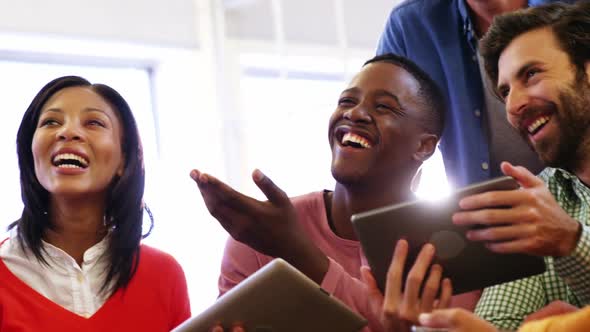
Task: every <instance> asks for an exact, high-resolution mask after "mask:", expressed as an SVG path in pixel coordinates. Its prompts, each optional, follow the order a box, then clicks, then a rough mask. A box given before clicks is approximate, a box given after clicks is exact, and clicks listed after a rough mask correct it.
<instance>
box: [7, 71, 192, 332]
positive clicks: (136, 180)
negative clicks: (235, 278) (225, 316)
mask: <svg viewBox="0 0 590 332" xmlns="http://www.w3.org/2000/svg"><path fill="white" fill-rule="evenodd" d="M17 152H18V161H19V168H20V181H21V196H22V199H23V204H24V208H23V212H22V216H21V218H20V219H19V220H18V221H16V222H14V223H13V224H11V226H10V227H9V228H10V230H11V232H10V237H9V238H7V239H5V240H3V241H2V242H1V243H0V331H2V332H5V331H6V332H8V331H162V332H164V331H170V330H171V329H172V328H174V327H175V326H177V325H178V324H180V323H181V322H182V321H184V320H185V319H187V318H189V317H190V304H189V299H188V293H187V286H186V280H185V277H184V273H183V271H182V269H181V267H180V265H179V264H178V263H177V262H176V261H175V260H174V258H172V257H171V256H170V255H168V254H165V253H163V252H161V251H159V250H157V249H154V248H151V247H149V246H146V245H143V244H141V243H140V241H141V239H142V237H145V236H147V235H148V234H149V232H150V231H151V226H150V230H149V231H147V232H146V234H145V235H143V236H142V221H143V210H144V203H143V192H144V178H145V175H144V165H143V157H142V148H141V142H140V138H139V135H138V130H137V126H136V123H135V120H134V118H133V114H132V113H131V110H130V108H129V106H128V104H127V102H126V101H125V100H124V99H123V97H121V95H119V93H117V92H116V91H115V90H113V89H112V88H110V87H108V86H106V85H103V84H91V83H90V82H88V81H87V80H85V79H83V78H80V77H76V76H65V77H60V78H57V79H55V80H53V81H51V82H49V83H48V84H47V85H45V86H44V87H43V88H42V89H41V90H40V91H39V92H38V93H37V95H36V96H35V98H34V99H33V101H32V102H31V104H30V106H29V107H28V109H27V110H26V112H25V114H24V116H23V119H22V122H21V124H20V128H19V130H18V134H17ZM148 212H149V210H148ZM151 219H152V218H151V214H150V220H151ZM151 222H152V225H153V220H151Z"/></svg>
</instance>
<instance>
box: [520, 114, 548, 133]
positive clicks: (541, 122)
mask: <svg viewBox="0 0 590 332" xmlns="http://www.w3.org/2000/svg"><path fill="white" fill-rule="evenodd" d="M550 119H551V117H550V116H548V115H543V116H540V117H538V118H537V119H536V120H535V121H533V122H532V123H531V124H529V125H528V126H527V127H526V129H527V132H528V133H529V135H531V136H534V135H535V134H536V133H538V132H539V131H540V130H541V129H542V128H543V127H544V126H545V125H546V124H547V122H549V120H550Z"/></svg>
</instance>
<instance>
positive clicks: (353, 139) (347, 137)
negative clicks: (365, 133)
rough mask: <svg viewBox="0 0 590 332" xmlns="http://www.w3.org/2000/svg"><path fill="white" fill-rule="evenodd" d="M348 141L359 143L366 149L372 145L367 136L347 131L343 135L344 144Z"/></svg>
mask: <svg viewBox="0 0 590 332" xmlns="http://www.w3.org/2000/svg"><path fill="white" fill-rule="evenodd" d="M348 142H352V143H356V144H359V145H360V146H362V147H363V148H365V149H368V148H370V147H371V143H369V141H367V139H366V138H364V137H362V136H359V135H356V134H353V133H346V134H344V136H342V144H346V143H348Z"/></svg>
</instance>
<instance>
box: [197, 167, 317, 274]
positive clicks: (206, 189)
mask: <svg viewBox="0 0 590 332" xmlns="http://www.w3.org/2000/svg"><path fill="white" fill-rule="evenodd" d="M191 177H192V178H193V180H194V181H195V182H196V183H197V185H198V187H199V190H200V191H201V195H202V196H203V199H204V201H205V205H206V206H207V209H208V210H209V212H210V213H211V215H212V216H213V217H215V218H216V219H217V220H218V221H219V223H220V224H221V226H223V228H225V230H226V231H227V232H228V233H229V234H230V235H231V236H232V237H233V238H234V239H235V240H237V241H240V242H242V243H244V244H246V245H248V246H250V247H252V248H253V249H255V250H257V251H259V252H261V253H263V254H265V255H268V256H272V257H281V258H283V259H285V260H286V261H287V262H289V263H290V264H291V265H293V266H295V267H296V268H297V269H299V270H300V271H301V272H303V273H304V274H306V275H307V276H308V277H310V278H311V279H313V280H314V281H316V282H318V283H320V282H321V280H322V278H323V276H324V274H325V272H326V271H327V269H328V259H327V257H326V256H325V255H324V254H323V253H322V252H321V251H320V250H319V249H318V248H317V247H316V246H315V245H314V244H313V243H312V242H311V240H310V239H309V238H308V236H307V234H306V233H305V232H304V231H303V230H302V228H301V226H300V224H299V222H298V221H297V213H296V211H295V208H294V207H293V205H292V204H291V201H290V200H289V197H287V195H286V194H285V192H284V191H283V190H281V189H280V188H279V187H277V186H276V185H275V184H274V183H273V182H272V181H271V179H269V178H268V177H267V176H265V175H264V174H263V173H262V172H261V171H259V170H254V172H253V173H252V179H253V180H254V183H256V185H257V186H258V188H260V190H261V191H262V192H263V193H264V195H265V196H266V198H267V199H268V201H259V200H256V199H254V198H252V197H249V196H246V195H244V194H242V193H239V192H237V191H235V190H234V189H232V188H231V187H230V186H228V185H227V184H225V183H223V182H222V181H220V180H218V179H217V178H215V177H213V176H211V175H208V174H205V173H201V172H199V171H198V170H192V171H191Z"/></svg>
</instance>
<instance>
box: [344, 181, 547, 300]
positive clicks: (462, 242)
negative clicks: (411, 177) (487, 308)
mask: <svg viewBox="0 0 590 332" xmlns="http://www.w3.org/2000/svg"><path fill="white" fill-rule="evenodd" d="M518 187H519V186H518V183H517V182H516V181H515V180H514V179H512V178H511V177H500V178H496V179H492V180H489V181H485V182H481V183H478V184H474V185H471V186H468V187H465V188H463V189H461V190H458V191H456V192H454V193H453V194H451V195H450V196H449V197H448V198H445V199H443V200H440V201H427V200H416V201H411V202H406V203H401V204H394V205H391V206H386V207H383V208H379V209H375V210H370V211H367V212H363V213H359V214H355V215H353V216H352V223H353V225H354V228H355V230H356V233H357V235H358V237H359V240H360V242H361V246H362V248H363V251H364V253H365V256H366V257H367V261H368V263H369V266H370V267H371V270H372V272H373V275H374V276H375V279H376V280H377V284H378V285H379V287H380V288H381V290H382V291H383V290H384V289H385V279H386V275H387V270H388V269H389V265H390V263H391V258H392V256H393V250H394V247H395V244H396V242H397V241H398V240H399V239H406V240H407V241H408V244H409V251H408V258H407V260H406V266H405V269H404V273H405V274H407V273H408V272H409V269H410V268H411V267H412V265H413V264H414V260H415V259H416V257H417V256H418V253H419V252H420V249H421V248H422V246H423V245H424V244H426V243H432V244H433V245H434V246H435V248H436V253H435V259H434V261H435V262H436V263H439V264H440V265H441V266H442V267H443V276H445V277H449V278H451V282H452V284H453V293H454V294H460V293H464V292H468V291H471V290H476V289H482V288H484V287H488V286H492V285H496V284H500V283H504V282H508V281H512V280H516V279H520V278H524V277H529V276H532V275H535V274H539V273H542V272H544V271H545V263H544V260H543V258H542V257H534V256H529V255H523V254H497V253H493V252H491V251H490V250H488V249H487V248H486V247H485V246H484V244H483V242H475V241H469V240H467V238H466V237H465V233H466V231H467V230H468V229H469V228H470V227H467V226H457V225H454V224H453V223H452V215H453V213H455V212H458V211H459V200H460V199H461V198H463V197H465V196H469V195H473V194H477V193H482V192H486V191H495V190H513V189H517V188H518ZM404 280H405V276H404ZM404 284H405V282H404Z"/></svg>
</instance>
